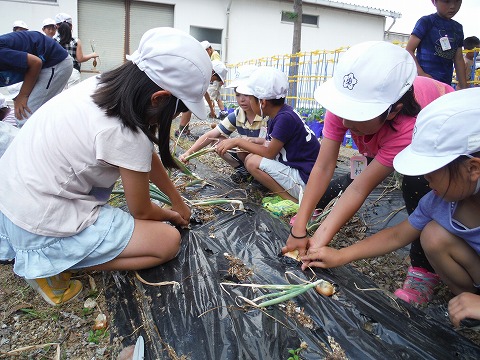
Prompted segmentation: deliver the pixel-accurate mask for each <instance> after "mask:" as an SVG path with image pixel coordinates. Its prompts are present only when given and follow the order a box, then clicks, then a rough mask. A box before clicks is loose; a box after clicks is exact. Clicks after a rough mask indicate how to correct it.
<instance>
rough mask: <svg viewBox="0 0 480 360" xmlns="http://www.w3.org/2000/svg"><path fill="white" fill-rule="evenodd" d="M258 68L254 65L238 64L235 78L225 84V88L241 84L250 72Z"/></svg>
mask: <svg viewBox="0 0 480 360" xmlns="http://www.w3.org/2000/svg"><path fill="white" fill-rule="evenodd" d="M257 69H258V66H255V65H250V64H247V65H242V66H239V67H238V69H237V71H236V72H235V78H234V79H233V80H232V82H231V83H230V84H228V85H227V86H225V88H227V89H229V88H235V87H237V86H239V85H240V84H242V83H243V82H244V81H245V80H247V79H248V78H249V77H250V75H252V73H253V72H254V71H255V70H257Z"/></svg>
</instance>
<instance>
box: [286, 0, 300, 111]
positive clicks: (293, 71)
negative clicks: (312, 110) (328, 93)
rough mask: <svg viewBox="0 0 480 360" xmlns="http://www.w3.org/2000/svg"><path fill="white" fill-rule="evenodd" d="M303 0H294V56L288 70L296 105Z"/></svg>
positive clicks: (293, 102)
mask: <svg viewBox="0 0 480 360" xmlns="http://www.w3.org/2000/svg"><path fill="white" fill-rule="evenodd" d="M302 17H303V9H302V0H293V13H292V18H293V41H292V57H291V59H290V68H289V71H288V75H289V76H288V77H289V80H290V86H289V96H291V97H292V100H291V106H292V107H294V108H295V107H296V105H297V104H296V102H297V101H296V100H297V83H298V68H299V66H298V63H299V57H298V56H295V54H298V53H299V52H300V47H301V43H302Z"/></svg>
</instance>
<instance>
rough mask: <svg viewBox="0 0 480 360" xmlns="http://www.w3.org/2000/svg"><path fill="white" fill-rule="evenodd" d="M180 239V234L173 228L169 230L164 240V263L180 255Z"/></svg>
mask: <svg viewBox="0 0 480 360" xmlns="http://www.w3.org/2000/svg"><path fill="white" fill-rule="evenodd" d="M181 240H182V237H181V235H180V232H179V231H178V230H177V229H176V228H174V227H173V226H172V227H171V229H169V231H168V233H167V234H166V236H165V239H164V245H165V246H164V247H163V246H162V247H163V252H162V257H163V258H165V262H166V261H169V260H172V259H174V258H176V257H177V255H178V254H179V253H180V244H181Z"/></svg>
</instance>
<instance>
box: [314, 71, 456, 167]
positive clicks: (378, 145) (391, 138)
mask: <svg viewBox="0 0 480 360" xmlns="http://www.w3.org/2000/svg"><path fill="white" fill-rule="evenodd" d="M413 85H414V91H415V98H416V100H417V102H418V103H419V104H420V106H421V107H422V109H423V108H424V107H425V106H427V105H428V104H430V103H431V102H432V101H433V100H435V99H437V98H439V97H440V96H442V95H445V94H447V93H450V92H453V91H455V90H454V89H453V88H452V87H451V86H449V85H446V84H444V83H441V82H439V81H436V80H433V79H431V78H427V77H423V76H417V78H416V79H415V81H414V83H413ZM415 120H416V117H412V116H407V115H402V114H399V115H398V116H397V117H396V118H395V119H394V120H393V123H392V122H385V124H384V125H383V126H382V127H381V128H380V130H379V131H378V132H377V133H376V134H374V135H365V136H356V135H354V134H352V138H353V140H354V141H355V144H356V145H357V147H358V152H359V153H361V154H365V155H366V156H368V157H372V158H375V160H377V161H378V162H379V163H380V164H382V165H384V166H387V167H393V158H394V157H395V155H397V154H398V153H399V152H400V151H402V150H403V149H404V148H405V147H407V145H409V144H410V143H411V142H412V131H413V126H414V125H415ZM392 126H393V129H392ZM346 131H347V128H346V127H345V126H343V119H342V118H340V117H338V116H336V115H334V114H332V113H331V112H329V111H327V113H326V115H325V126H324V128H323V136H324V137H325V138H327V139H330V140H334V141H340V142H341V141H343V138H344V136H345V133H346Z"/></svg>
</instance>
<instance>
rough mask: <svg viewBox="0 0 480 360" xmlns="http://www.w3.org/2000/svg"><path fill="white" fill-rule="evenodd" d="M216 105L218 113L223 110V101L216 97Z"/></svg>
mask: <svg viewBox="0 0 480 360" xmlns="http://www.w3.org/2000/svg"><path fill="white" fill-rule="evenodd" d="M217 104H218V107H219V108H220V111H223V110H224V109H225V107H224V106H223V101H222V98H221V97H218V99H217Z"/></svg>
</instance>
